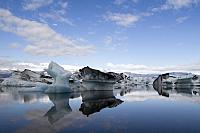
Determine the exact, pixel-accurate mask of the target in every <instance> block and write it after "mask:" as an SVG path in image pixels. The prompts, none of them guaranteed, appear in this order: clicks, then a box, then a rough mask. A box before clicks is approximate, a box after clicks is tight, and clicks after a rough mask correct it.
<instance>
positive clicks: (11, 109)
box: [0, 84, 200, 133]
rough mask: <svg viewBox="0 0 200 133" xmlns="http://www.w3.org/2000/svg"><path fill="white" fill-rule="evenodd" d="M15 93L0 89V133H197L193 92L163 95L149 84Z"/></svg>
mask: <svg viewBox="0 0 200 133" xmlns="http://www.w3.org/2000/svg"><path fill="white" fill-rule="evenodd" d="M88 87H91V85H89V84H88ZM96 87H98V85H97V86H96ZM103 87H110V86H109V85H108V86H107V85H106V84H105V85H104V86H103ZM20 89H21V88H1V89H0V133H12V132H17V133H21V132H23V133H25V132H34V133H35V132H36V133H44V132H49V133H54V132H58V133H64V132H69V133H70V132H74V133H76V132H81V133H83V132H97V133H102V132H109V133H110V132H116V133H119V132H130V133H133V132H136V133H147V132H148V133H155V132H159V133H178V132H181V133H199V132H200V126H199V123H200V117H199V116H200V97H199V96H198V94H197V93H195V94H194V90H195V92H198V91H197V90H198V88H185V89H184V88H181V89H177V88H176V89H168V90H167V91H168V93H169V97H162V96H159V95H158V93H157V92H156V91H155V90H154V89H153V87H152V86H135V87H133V88H129V89H117V90H113V91H82V92H74V93H63V94H45V93H40V92H26V93H22V92H18V90H20Z"/></svg>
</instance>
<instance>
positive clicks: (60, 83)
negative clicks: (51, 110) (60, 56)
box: [44, 61, 72, 93]
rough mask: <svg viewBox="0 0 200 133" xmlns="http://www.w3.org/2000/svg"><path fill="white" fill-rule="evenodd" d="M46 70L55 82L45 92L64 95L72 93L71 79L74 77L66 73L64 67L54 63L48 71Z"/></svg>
mask: <svg viewBox="0 0 200 133" xmlns="http://www.w3.org/2000/svg"><path fill="white" fill-rule="evenodd" d="M44 70H45V71H46V72H47V73H48V74H49V75H50V76H51V77H52V78H53V80H54V81H53V84H52V85H50V86H49V87H48V88H47V90H45V92H46V93H63V92H71V91H72V90H71V89H70V86H69V79H70V78H71V76H72V73H71V72H69V71H66V70H65V69H64V68H63V67H61V66H59V65H58V64H57V63H55V62H53V61H52V62H51V63H50V64H49V66H48V69H44Z"/></svg>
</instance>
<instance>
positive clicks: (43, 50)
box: [0, 9, 93, 56]
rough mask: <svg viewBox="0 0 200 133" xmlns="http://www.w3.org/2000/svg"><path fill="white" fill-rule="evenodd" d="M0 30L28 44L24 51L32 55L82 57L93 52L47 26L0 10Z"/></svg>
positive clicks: (89, 46)
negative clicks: (14, 35) (12, 34)
mask: <svg viewBox="0 0 200 133" xmlns="http://www.w3.org/2000/svg"><path fill="white" fill-rule="evenodd" d="M0 30H3V31H6V32H11V33H14V34H16V35H18V36H20V37H23V38H24V39H26V40H27V41H28V42H29V45H27V46H26V47H25V49H24V50H25V51H26V52H28V53H30V54H33V55H43V56H61V55H84V54H87V53H90V52H93V46H91V45H87V44H82V43H80V42H79V41H77V40H74V39H71V38H69V37H65V36H63V35H61V34H59V33H57V32H55V31H54V30H53V29H51V28H50V27H49V26H48V25H46V24H43V23H39V22H36V21H30V20H27V19H21V18H18V17H16V16H14V15H13V14H12V13H11V12H10V11H9V10H5V9H0Z"/></svg>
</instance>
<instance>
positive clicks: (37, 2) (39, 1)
mask: <svg viewBox="0 0 200 133" xmlns="http://www.w3.org/2000/svg"><path fill="white" fill-rule="evenodd" d="M51 3H53V0H25V2H24V5H23V9H24V10H35V9H38V8H41V7H44V6H47V5H49V4H51Z"/></svg>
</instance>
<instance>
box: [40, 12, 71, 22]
mask: <svg viewBox="0 0 200 133" xmlns="http://www.w3.org/2000/svg"><path fill="white" fill-rule="evenodd" d="M39 16H40V17H42V18H44V19H51V20H54V21H57V22H63V23H66V24H68V25H71V26H74V24H73V23H72V22H71V21H70V20H69V19H68V18H66V17H65V16H63V15H62V14H61V13H59V11H53V12H49V13H39Z"/></svg>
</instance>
